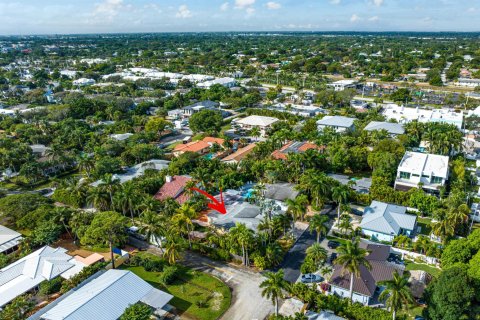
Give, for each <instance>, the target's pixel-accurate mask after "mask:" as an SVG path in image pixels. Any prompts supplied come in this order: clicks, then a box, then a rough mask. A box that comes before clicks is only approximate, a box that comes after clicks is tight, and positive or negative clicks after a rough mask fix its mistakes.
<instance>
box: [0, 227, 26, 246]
mask: <svg viewBox="0 0 480 320" xmlns="http://www.w3.org/2000/svg"><path fill="white" fill-rule="evenodd" d="M21 240H22V235H21V234H20V233H18V232H17V231H14V230H12V229H9V228H7V227H5V226H2V225H0V253H2V252H4V251H7V250H9V249H11V248H13V247H15V246H16V245H18V243H19V242H20V241H21Z"/></svg>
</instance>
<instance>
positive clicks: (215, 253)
mask: <svg viewBox="0 0 480 320" xmlns="http://www.w3.org/2000/svg"><path fill="white" fill-rule="evenodd" d="M208 256H209V257H210V258H212V259H214V260H219V261H227V262H228V261H230V260H231V255H230V252H229V251H228V250H225V249H212V251H211V252H210V254H209V255H208Z"/></svg>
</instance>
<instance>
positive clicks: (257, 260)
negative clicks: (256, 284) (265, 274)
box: [253, 255, 268, 270]
mask: <svg viewBox="0 0 480 320" xmlns="http://www.w3.org/2000/svg"><path fill="white" fill-rule="evenodd" d="M253 264H255V267H257V268H258V269H260V270H265V269H266V268H267V267H268V265H267V259H265V257H264V256H261V255H255V256H254V257H253Z"/></svg>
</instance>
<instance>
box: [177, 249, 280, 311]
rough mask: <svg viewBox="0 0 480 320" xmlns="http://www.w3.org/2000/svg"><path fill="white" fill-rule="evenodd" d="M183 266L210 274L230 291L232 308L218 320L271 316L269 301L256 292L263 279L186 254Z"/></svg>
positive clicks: (256, 274)
mask: <svg viewBox="0 0 480 320" xmlns="http://www.w3.org/2000/svg"><path fill="white" fill-rule="evenodd" d="M182 263H183V264H185V265H187V266H189V267H190V268H193V269H195V270H199V271H203V272H206V273H209V274H212V275H214V276H216V277H218V278H220V279H221V280H223V281H224V282H225V283H226V284H227V285H228V286H229V287H230V288H231V289H232V304H231V305H230V308H229V309H228V310H227V312H226V313H225V314H224V315H223V316H222V317H221V318H220V319H222V320H263V319H265V318H266V317H267V316H268V315H269V314H271V313H273V312H275V310H274V307H273V304H272V302H271V301H270V300H267V299H266V298H263V297H262V295H261V290H260V288H259V286H260V283H261V282H262V281H263V280H264V279H265V278H264V277H263V276H262V275H261V274H259V273H256V272H252V271H249V270H245V269H243V268H241V267H236V266H231V265H227V264H224V263H220V262H217V261H213V260H211V259H209V258H207V257H204V256H201V255H198V254H196V253H193V252H189V251H187V252H186V253H185V256H184V260H183V262H182Z"/></svg>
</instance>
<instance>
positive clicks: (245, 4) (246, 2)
mask: <svg viewBox="0 0 480 320" xmlns="http://www.w3.org/2000/svg"><path fill="white" fill-rule="evenodd" d="M255 2H256V0H235V8H237V9H247V8H250V7H251V6H253V5H254V4H255Z"/></svg>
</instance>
